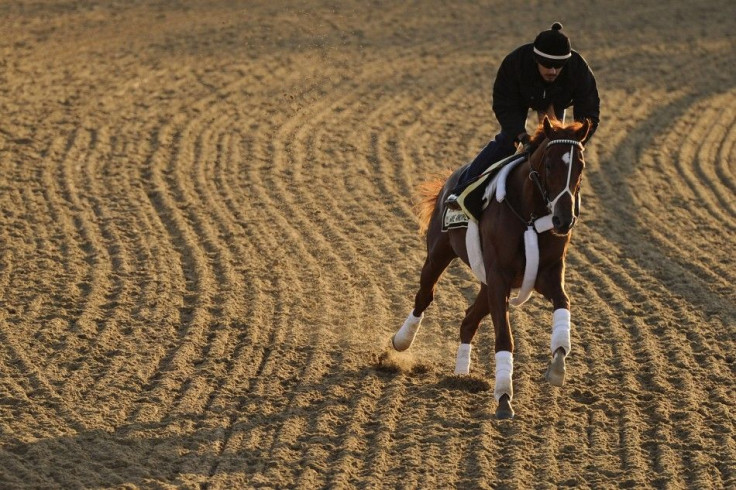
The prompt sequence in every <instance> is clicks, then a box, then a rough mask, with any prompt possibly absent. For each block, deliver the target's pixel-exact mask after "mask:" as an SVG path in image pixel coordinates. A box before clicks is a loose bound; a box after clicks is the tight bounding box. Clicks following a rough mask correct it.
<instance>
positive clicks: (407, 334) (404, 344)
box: [392, 310, 424, 351]
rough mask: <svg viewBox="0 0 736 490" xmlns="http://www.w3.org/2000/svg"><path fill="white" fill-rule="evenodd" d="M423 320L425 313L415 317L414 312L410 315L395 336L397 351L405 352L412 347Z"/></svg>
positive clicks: (394, 342) (394, 341) (393, 340)
mask: <svg viewBox="0 0 736 490" xmlns="http://www.w3.org/2000/svg"><path fill="white" fill-rule="evenodd" d="M422 318H424V313H422V314H421V315H419V316H414V311H413V310H412V312H411V313H409V316H408V317H406V320H404V324H403V325H402V326H401V328H400V329H399V331H398V332H396V334H394V338H393V339H392V342H393V344H394V349H396V350H397V351H404V350H406V349H408V348H409V347H411V344H412V342H414V337H416V335H417V331H418V330H419V326H420V325H421V324H422Z"/></svg>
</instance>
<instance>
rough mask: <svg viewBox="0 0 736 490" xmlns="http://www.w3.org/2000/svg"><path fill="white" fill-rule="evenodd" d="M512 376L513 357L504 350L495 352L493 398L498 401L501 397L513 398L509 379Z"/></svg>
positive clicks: (512, 388)
mask: <svg viewBox="0 0 736 490" xmlns="http://www.w3.org/2000/svg"><path fill="white" fill-rule="evenodd" d="M513 374H514V355H513V354H512V353H511V352H509V351H506V350H502V351H499V352H496V387H495V389H494V390H493V396H494V397H495V398H496V401H499V400H500V399H501V397H502V396H503V395H508V396H509V399H513V398H514V387H513V385H512V383H511V377H512V375H513Z"/></svg>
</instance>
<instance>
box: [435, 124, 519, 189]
mask: <svg viewBox="0 0 736 490" xmlns="http://www.w3.org/2000/svg"><path fill="white" fill-rule="evenodd" d="M515 150H516V148H515V147H514V137H513V136H511V135H509V134H508V133H505V132H504V131H501V132H500V133H498V134H497V135H496V137H495V138H494V139H493V140H491V141H490V142H489V143H488V144H487V145H486V146H485V148H483V149H482V150H481V152H480V153H478V155H477V156H476V157H475V159H474V160H473V161H472V162H471V163H470V165H468V167H467V168H466V169H465V170H464V171H463V173H462V174H460V179H459V180H458V183H457V186H456V187H455V188H454V189H453V190H452V192H451V193H450V198H449V199H448V201H454V200H457V196H458V195H460V193H461V192H462V191H463V189H465V187H466V186H467V185H468V183H470V182H471V181H472V180H473V179H475V178H476V177H478V176H479V175H480V174H482V173H483V171H484V170H486V169H487V168H488V167H490V166H491V165H492V164H493V163H495V162H497V161H499V160H501V159H502V158H506V157H507V156H509V155H512V154H513V153H514V151H515ZM453 197H454V198H455V199H453Z"/></svg>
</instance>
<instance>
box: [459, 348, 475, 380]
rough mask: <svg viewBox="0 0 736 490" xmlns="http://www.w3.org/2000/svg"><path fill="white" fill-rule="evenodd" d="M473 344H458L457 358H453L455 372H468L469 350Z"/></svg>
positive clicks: (464, 373) (463, 373) (462, 373)
mask: <svg viewBox="0 0 736 490" xmlns="http://www.w3.org/2000/svg"><path fill="white" fill-rule="evenodd" d="M471 350H473V346H472V345H470V344H460V347H458V348H457V359H456V360H455V374H461V375H466V374H470V351H471Z"/></svg>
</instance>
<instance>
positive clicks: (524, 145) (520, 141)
mask: <svg viewBox="0 0 736 490" xmlns="http://www.w3.org/2000/svg"><path fill="white" fill-rule="evenodd" d="M531 142H532V139H531V137H530V136H529V135H528V134H527V133H522V134H520V135H519V136H518V137H517V138H516V153H531V152H532V143H531Z"/></svg>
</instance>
